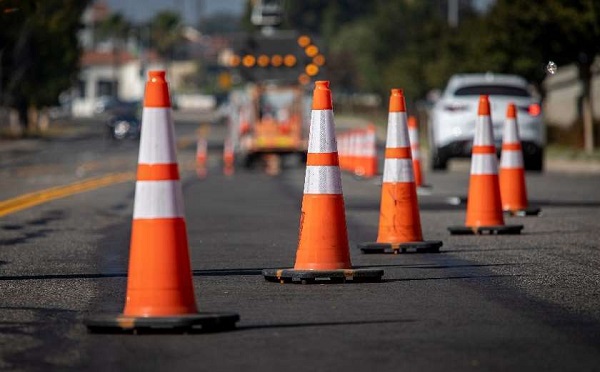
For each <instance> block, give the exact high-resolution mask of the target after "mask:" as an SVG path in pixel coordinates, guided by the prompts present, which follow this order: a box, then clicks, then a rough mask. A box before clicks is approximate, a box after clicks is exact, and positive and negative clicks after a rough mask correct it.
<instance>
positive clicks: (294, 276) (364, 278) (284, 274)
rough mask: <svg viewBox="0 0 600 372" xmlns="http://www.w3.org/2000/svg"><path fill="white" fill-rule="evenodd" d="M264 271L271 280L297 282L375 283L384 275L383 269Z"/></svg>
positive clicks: (265, 275)
mask: <svg viewBox="0 0 600 372" xmlns="http://www.w3.org/2000/svg"><path fill="white" fill-rule="evenodd" d="M262 273H263V276H264V277H265V279H266V280H267V281H269V282H279V283H297V284H333V283H349V282H350V283H373V282H380V281H381V277H382V276H383V270H382V269H348V270H295V269H264V270H263V272H262Z"/></svg>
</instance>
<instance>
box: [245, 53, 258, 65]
mask: <svg viewBox="0 0 600 372" xmlns="http://www.w3.org/2000/svg"><path fill="white" fill-rule="evenodd" d="M242 64H243V65H244V66H245V67H253V66H254V65H255V64H256V58H255V57H254V56H253V55H250V54H246V55H245V56H244V59H242Z"/></svg>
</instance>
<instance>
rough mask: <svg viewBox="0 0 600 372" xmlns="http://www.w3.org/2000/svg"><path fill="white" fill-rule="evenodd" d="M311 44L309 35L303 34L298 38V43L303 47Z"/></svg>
mask: <svg viewBox="0 0 600 372" xmlns="http://www.w3.org/2000/svg"><path fill="white" fill-rule="evenodd" d="M309 44H310V37H308V36H306V35H302V36H300V37H299V38H298V45H300V46H301V47H302V48H305V47H306V46H307V45H309Z"/></svg>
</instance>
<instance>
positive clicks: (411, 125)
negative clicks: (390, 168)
mask: <svg viewBox="0 0 600 372" xmlns="http://www.w3.org/2000/svg"><path fill="white" fill-rule="evenodd" d="M408 138H409V139H410V150H411V154H412V159H413V168H414V170H415V184H416V185H417V187H418V188H429V187H430V186H429V185H426V184H425V181H424V178H423V168H422V167H421V145H420V143H419V124H418V123H417V118H416V117H414V116H412V115H411V116H409V117H408Z"/></svg>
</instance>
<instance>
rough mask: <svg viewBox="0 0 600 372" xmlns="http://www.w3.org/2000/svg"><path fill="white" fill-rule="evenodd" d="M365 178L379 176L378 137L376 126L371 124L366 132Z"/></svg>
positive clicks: (364, 147) (364, 146)
mask: <svg viewBox="0 0 600 372" xmlns="http://www.w3.org/2000/svg"><path fill="white" fill-rule="evenodd" d="M364 141H365V143H364V145H363V149H364V150H363V151H364V174H363V176H364V177H374V176H376V175H377V166H378V164H377V136H376V133H375V125H374V124H369V125H367V128H366V129H365V132H364Z"/></svg>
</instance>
